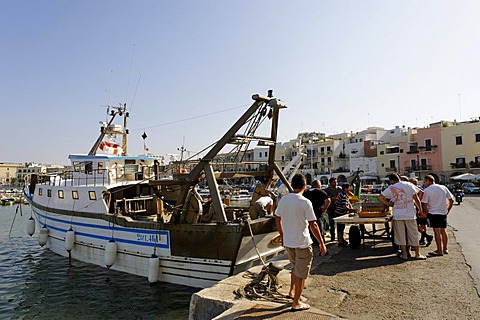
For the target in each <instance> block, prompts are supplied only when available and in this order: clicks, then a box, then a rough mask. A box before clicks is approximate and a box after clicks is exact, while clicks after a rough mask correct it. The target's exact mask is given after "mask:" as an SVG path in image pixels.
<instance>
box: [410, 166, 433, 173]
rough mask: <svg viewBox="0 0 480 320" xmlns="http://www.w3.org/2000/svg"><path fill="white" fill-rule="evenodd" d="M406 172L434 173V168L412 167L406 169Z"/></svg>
mask: <svg viewBox="0 0 480 320" xmlns="http://www.w3.org/2000/svg"><path fill="white" fill-rule="evenodd" d="M405 171H407V172H409V173H410V172H414V171H432V166H431V165H420V166H411V167H406V168H405Z"/></svg>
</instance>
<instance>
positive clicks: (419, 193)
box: [378, 173, 454, 260]
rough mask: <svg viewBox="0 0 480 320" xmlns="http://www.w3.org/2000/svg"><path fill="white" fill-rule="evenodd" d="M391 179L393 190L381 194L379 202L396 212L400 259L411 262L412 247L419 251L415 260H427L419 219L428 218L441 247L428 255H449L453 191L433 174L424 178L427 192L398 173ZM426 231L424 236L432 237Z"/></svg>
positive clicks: (394, 232) (393, 215)
mask: <svg viewBox="0 0 480 320" xmlns="http://www.w3.org/2000/svg"><path fill="white" fill-rule="evenodd" d="M388 180H389V183H390V185H389V187H388V188H387V189H385V190H384V191H383V192H382V193H381V194H380V196H379V197H378V199H379V200H380V202H382V203H383V204H384V205H386V206H391V207H392V209H393V210H392V221H393V234H394V241H395V244H397V245H398V246H400V248H401V253H400V255H399V257H400V258H401V259H403V260H408V258H409V252H408V248H407V246H411V247H412V248H413V249H414V251H415V257H414V259H418V260H425V259H426V257H425V256H423V255H421V254H420V252H419V243H420V241H419V230H418V222H417V216H418V217H419V218H421V219H427V221H428V222H429V225H430V227H431V228H433V232H434V238H435V244H436V246H437V248H436V250H435V251H432V252H430V253H428V255H429V256H442V255H444V254H448V235H447V232H446V228H447V215H448V213H449V212H450V210H451V209H452V206H453V199H454V197H453V195H452V193H451V192H450V190H448V188H447V187H445V186H443V185H439V184H436V183H435V178H434V177H433V176H431V175H427V176H425V178H424V179H423V184H424V186H425V189H424V190H421V189H420V188H419V187H417V186H416V185H415V184H413V183H411V182H409V181H402V180H401V178H400V176H398V175H397V174H395V173H393V174H390V175H388ZM424 232H425V233H423V234H422V235H423V236H425V235H426V236H427V237H428V235H427V234H426V231H424ZM430 241H431V240H430Z"/></svg>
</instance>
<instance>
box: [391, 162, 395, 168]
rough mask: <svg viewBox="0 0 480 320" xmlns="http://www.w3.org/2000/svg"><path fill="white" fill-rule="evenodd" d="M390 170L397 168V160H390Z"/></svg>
mask: <svg viewBox="0 0 480 320" xmlns="http://www.w3.org/2000/svg"><path fill="white" fill-rule="evenodd" d="M390 168H395V160H390Z"/></svg>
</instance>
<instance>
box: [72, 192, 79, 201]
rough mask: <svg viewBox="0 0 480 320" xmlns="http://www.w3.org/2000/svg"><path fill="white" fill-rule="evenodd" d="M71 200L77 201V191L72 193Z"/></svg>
mask: <svg viewBox="0 0 480 320" xmlns="http://www.w3.org/2000/svg"><path fill="white" fill-rule="evenodd" d="M72 198H73V199H75V200H77V199H78V191H77V190H73V191H72Z"/></svg>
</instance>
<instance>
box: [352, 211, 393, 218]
mask: <svg viewBox="0 0 480 320" xmlns="http://www.w3.org/2000/svg"><path fill="white" fill-rule="evenodd" d="M358 216H359V217H360V218H379V217H386V216H387V212H386V211H360V212H359V213H358Z"/></svg>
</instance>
